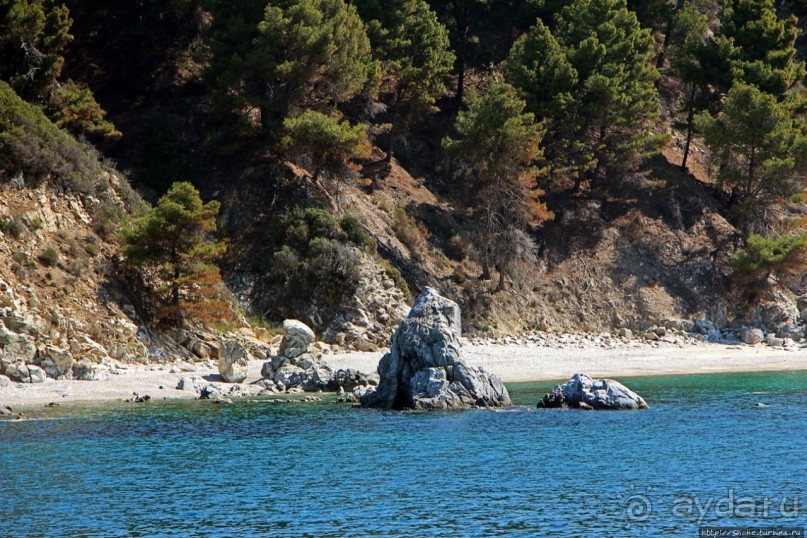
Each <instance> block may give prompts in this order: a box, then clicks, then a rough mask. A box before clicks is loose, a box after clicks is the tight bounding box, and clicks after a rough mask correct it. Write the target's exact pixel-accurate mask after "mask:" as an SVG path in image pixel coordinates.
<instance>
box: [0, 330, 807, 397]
mask: <svg viewBox="0 0 807 538" xmlns="http://www.w3.org/2000/svg"><path fill="white" fill-rule="evenodd" d="M676 338H678V337H676ZM462 341H463V357H464V360H465V361H466V363H467V364H468V365H470V366H473V367H481V368H485V369H486V370H487V371H488V372H490V373H493V374H495V375H497V376H499V377H500V378H501V379H502V380H503V381H504V382H506V383H517V382H531V381H548V380H551V381H560V380H563V381H565V380H567V379H569V377H570V376H572V375H573V374H574V373H576V372H586V373H588V374H589V375H592V376H597V377H611V378H619V377H627V376H647V375H672V374H696V373H721V372H751V371H784V370H805V369H807V347H806V346H805V345H804V343H800V344H793V345H790V346H771V345H769V344H767V343H765V342H764V341H762V342H759V343H757V344H743V343H740V342H737V341H734V342H730V343H708V342H701V341H698V340H696V339H691V338H680V341H679V342H677V343H673V342H667V341H663V340H659V341H647V340H643V339H637V338H627V337H621V336H618V335H616V336H614V335H608V336H606V335H605V334H600V335H590V334H550V333H534V334H527V335H522V336H519V337H508V338H504V339H497V340H493V339H479V338H463V339H462ZM774 343H777V342H774ZM312 347H314V348H320V346H319V344H318V343H314V344H312ZM322 349H323V350H325V352H324V354H323V356H322V359H321V360H322V361H323V363H324V364H327V365H328V366H329V368H331V369H332V370H334V371H338V370H340V369H352V370H354V371H357V372H362V373H363V374H373V373H375V370H376V368H377V366H378V362H379V360H380V359H381V357H382V355H383V353H382V352H341V351H330V350H329V349H328V347H327V346H322ZM109 362H110V363H109V364H108V365H107V367H108V370H107V372H108V373H107V375H106V376H105V379H104V380H102V381H82V380H76V379H61V380H57V379H51V378H47V379H46V380H45V381H44V382H42V383H36V384H30V383H18V382H12V381H9V380H0V405H8V406H12V407H14V406H28V405H31V406H42V405H45V404H48V403H51V402H53V403H58V404H65V403H68V402H102V401H115V400H118V401H123V400H129V399H132V397H133V393H134V392H138V393H139V394H141V395H143V394H148V395H150V396H151V399H152V401H156V400H162V399H179V398H185V399H189V398H198V397H199V392H197V390H196V389H195V388H190V390H185V389H184V387H183V389H178V388H177V387H178V386H180V381H181V380H182V379H186V380H188V382H189V383H190V386H191V387H192V385H193V383H194V382H196V384H197V385H205V384H211V383H212V384H214V385H216V386H218V387H220V389H221V392H222V393H223V394H224V395H225V396H226V397H246V398H251V397H254V396H255V395H257V394H260V393H261V392H263V391H265V390H266V389H267V386H266V385H267V384H266V383H265V378H264V376H263V375H262V373H261V370H262V369H263V368H264V365H265V362H266V359H265V358H258V357H255V356H252V357H251V359H250V360H249V361H248V363H247V367H246V371H247V375H246V377H245V379H244V380H243V381H242V382H241V383H227V382H225V381H224V380H223V379H222V378H221V377H220V375H219V365H218V361H216V360H214V359H213V358H210V357H208V358H205V359H201V358H197V359H196V360H195V361H189V360H187V359H186V358H177V359H175V360H173V361H169V362H166V363H163V364H125V363H121V362H117V361H115V362H114V363H113V362H112V361H109ZM183 385H184V383H183ZM199 390H201V389H199ZM299 392H301V390H298V389H292V390H291V391H290V392H285V391H283V392H281V391H280V390H279V389H278V387H277V386H275V389H274V392H272V391H271V390H270V391H269V393H270V394H292V395H295V394H296V393H299ZM264 394H266V392H264ZM313 394H316V393H313ZM303 396H305V395H302V394H301V395H295V396H292V398H302V397H303Z"/></svg>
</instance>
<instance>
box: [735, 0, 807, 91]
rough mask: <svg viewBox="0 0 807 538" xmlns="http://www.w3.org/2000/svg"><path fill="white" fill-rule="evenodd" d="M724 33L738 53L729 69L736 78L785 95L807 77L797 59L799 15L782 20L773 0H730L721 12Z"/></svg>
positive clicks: (763, 89)
mask: <svg viewBox="0 0 807 538" xmlns="http://www.w3.org/2000/svg"><path fill="white" fill-rule="evenodd" d="M719 18H720V35H721V36H722V37H723V38H725V39H730V40H731V41H732V43H733V45H734V47H735V52H736V53H735V54H734V55H733V56H732V58H731V61H730V63H729V65H728V66H726V67H727V68H729V69H730V70H731V72H732V74H733V76H734V79H735V80H739V81H742V82H744V83H746V84H753V85H754V86H756V87H757V88H759V89H760V90H762V91H764V92H766V93H769V94H771V95H777V96H779V95H782V94H784V93H785V92H786V91H787V90H789V89H790V88H792V87H793V86H794V85H795V84H796V83H797V82H798V81H799V80H800V79H801V78H802V77H804V65H803V64H802V63H801V62H799V61H798V60H797V59H796V54H797V51H796V47H795V43H796V39H797V38H798V36H799V30H798V27H797V26H796V22H797V20H796V18H795V17H790V18H787V19H780V18H779V17H778V15H777V14H776V9H775V6H774V3H773V0H726V1H725V3H724V5H723V8H722V10H721V11H720V13H719Z"/></svg>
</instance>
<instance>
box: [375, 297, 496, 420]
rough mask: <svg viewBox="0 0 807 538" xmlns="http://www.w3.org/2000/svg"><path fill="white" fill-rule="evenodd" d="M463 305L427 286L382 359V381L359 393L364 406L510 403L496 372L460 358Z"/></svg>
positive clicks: (407, 406)
mask: <svg viewBox="0 0 807 538" xmlns="http://www.w3.org/2000/svg"><path fill="white" fill-rule="evenodd" d="M460 331H461V322H460V309H459V306H458V305H457V303H455V302H454V301H451V300H449V299H446V298H445V297H442V296H441V295H440V294H439V293H437V291H436V290H434V289H432V288H426V289H425V290H424V291H423V293H421V294H420V296H419V297H418V298H417V300H416V301H415V304H414V305H413V306H412V310H411V311H410V312H409V316H408V317H407V319H405V320H404V321H403V322H402V323H401V325H400V326H399V327H398V329H397V330H396V331H395V333H394V334H393V336H392V346H391V349H390V352H389V353H387V354H386V355H384V357H383V358H382V359H381V361H380V362H379V364H378V373H379V375H380V376H381V382H380V383H379V385H378V387H377V389H376V390H374V391H368V392H366V393H365V394H363V395H362V396H361V403H362V406H364V407H381V408H393V409H449V408H461V407H497V406H503V405H510V396H509V395H508V394H507V389H506V388H505V386H504V383H502V381H501V379H499V378H498V377H497V376H495V375H492V374H489V373H487V372H485V371H484V370H482V369H481V368H474V367H471V366H468V365H466V364H465V363H464V362H463V361H462V359H461V343H460Z"/></svg>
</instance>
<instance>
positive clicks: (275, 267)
mask: <svg viewBox="0 0 807 538" xmlns="http://www.w3.org/2000/svg"><path fill="white" fill-rule="evenodd" d="M299 268H300V259H299V258H298V257H297V254H295V253H294V251H293V250H292V249H290V248H289V247H288V246H287V245H283V248H281V249H280V250H278V251H277V252H275V253H274V255H273V256H272V271H273V272H274V274H275V275H277V276H278V277H280V278H282V279H283V280H288V279H289V278H291V277H292V276H294V274H295V273H297V271H298V270H299Z"/></svg>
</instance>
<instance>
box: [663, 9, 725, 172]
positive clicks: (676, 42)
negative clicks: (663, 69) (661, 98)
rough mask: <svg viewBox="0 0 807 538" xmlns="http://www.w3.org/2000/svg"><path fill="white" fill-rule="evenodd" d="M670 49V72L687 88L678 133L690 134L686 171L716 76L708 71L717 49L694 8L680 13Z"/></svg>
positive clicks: (683, 166)
mask: <svg viewBox="0 0 807 538" xmlns="http://www.w3.org/2000/svg"><path fill="white" fill-rule="evenodd" d="M671 24H672V28H671V32H670V36H669V39H668V45H667V48H666V54H667V57H668V58H669V60H670V68H671V70H672V72H673V73H674V74H675V76H676V77H677V78H678V80H680V81H681V84H682V85H683V87H684V88H683V96H682V98H681V104H682V105H683V108H684V110H685V112H686V119H685V121H684V122H681V123H676V124H675V127H676V128H677V129H682V130H684V132H685V133H686V142H685V144H684V156H683V159H682V160H681V170H683V171H686V169H687V160H688V158H689V149H690V146H691V144H692V135H693V134H694V130H695V115H696V114H697V113H698V112H699V111H702V110H704V109H705V108H706V106H707V105H708V97H709V85H710V84H711V83H713V82H714V80H715V76H714V75H715V73H713V72H712V70H709V69H708V68H707V65H706V62H707V54H706V51H707V49H708V48H709V47H712V46H713V45H712V44H711V43H710V42H709V40H708V38H707V30H708V21H707V19H706V16H705V15H703V14H701V13H700V12H699V11H698V10H697V9H695V8H693V7H685V8H683V9H681V10H679V11H678V12H677V13H676V14H675V17H674V18H673V21H672V23H671Z"/></svg>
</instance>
